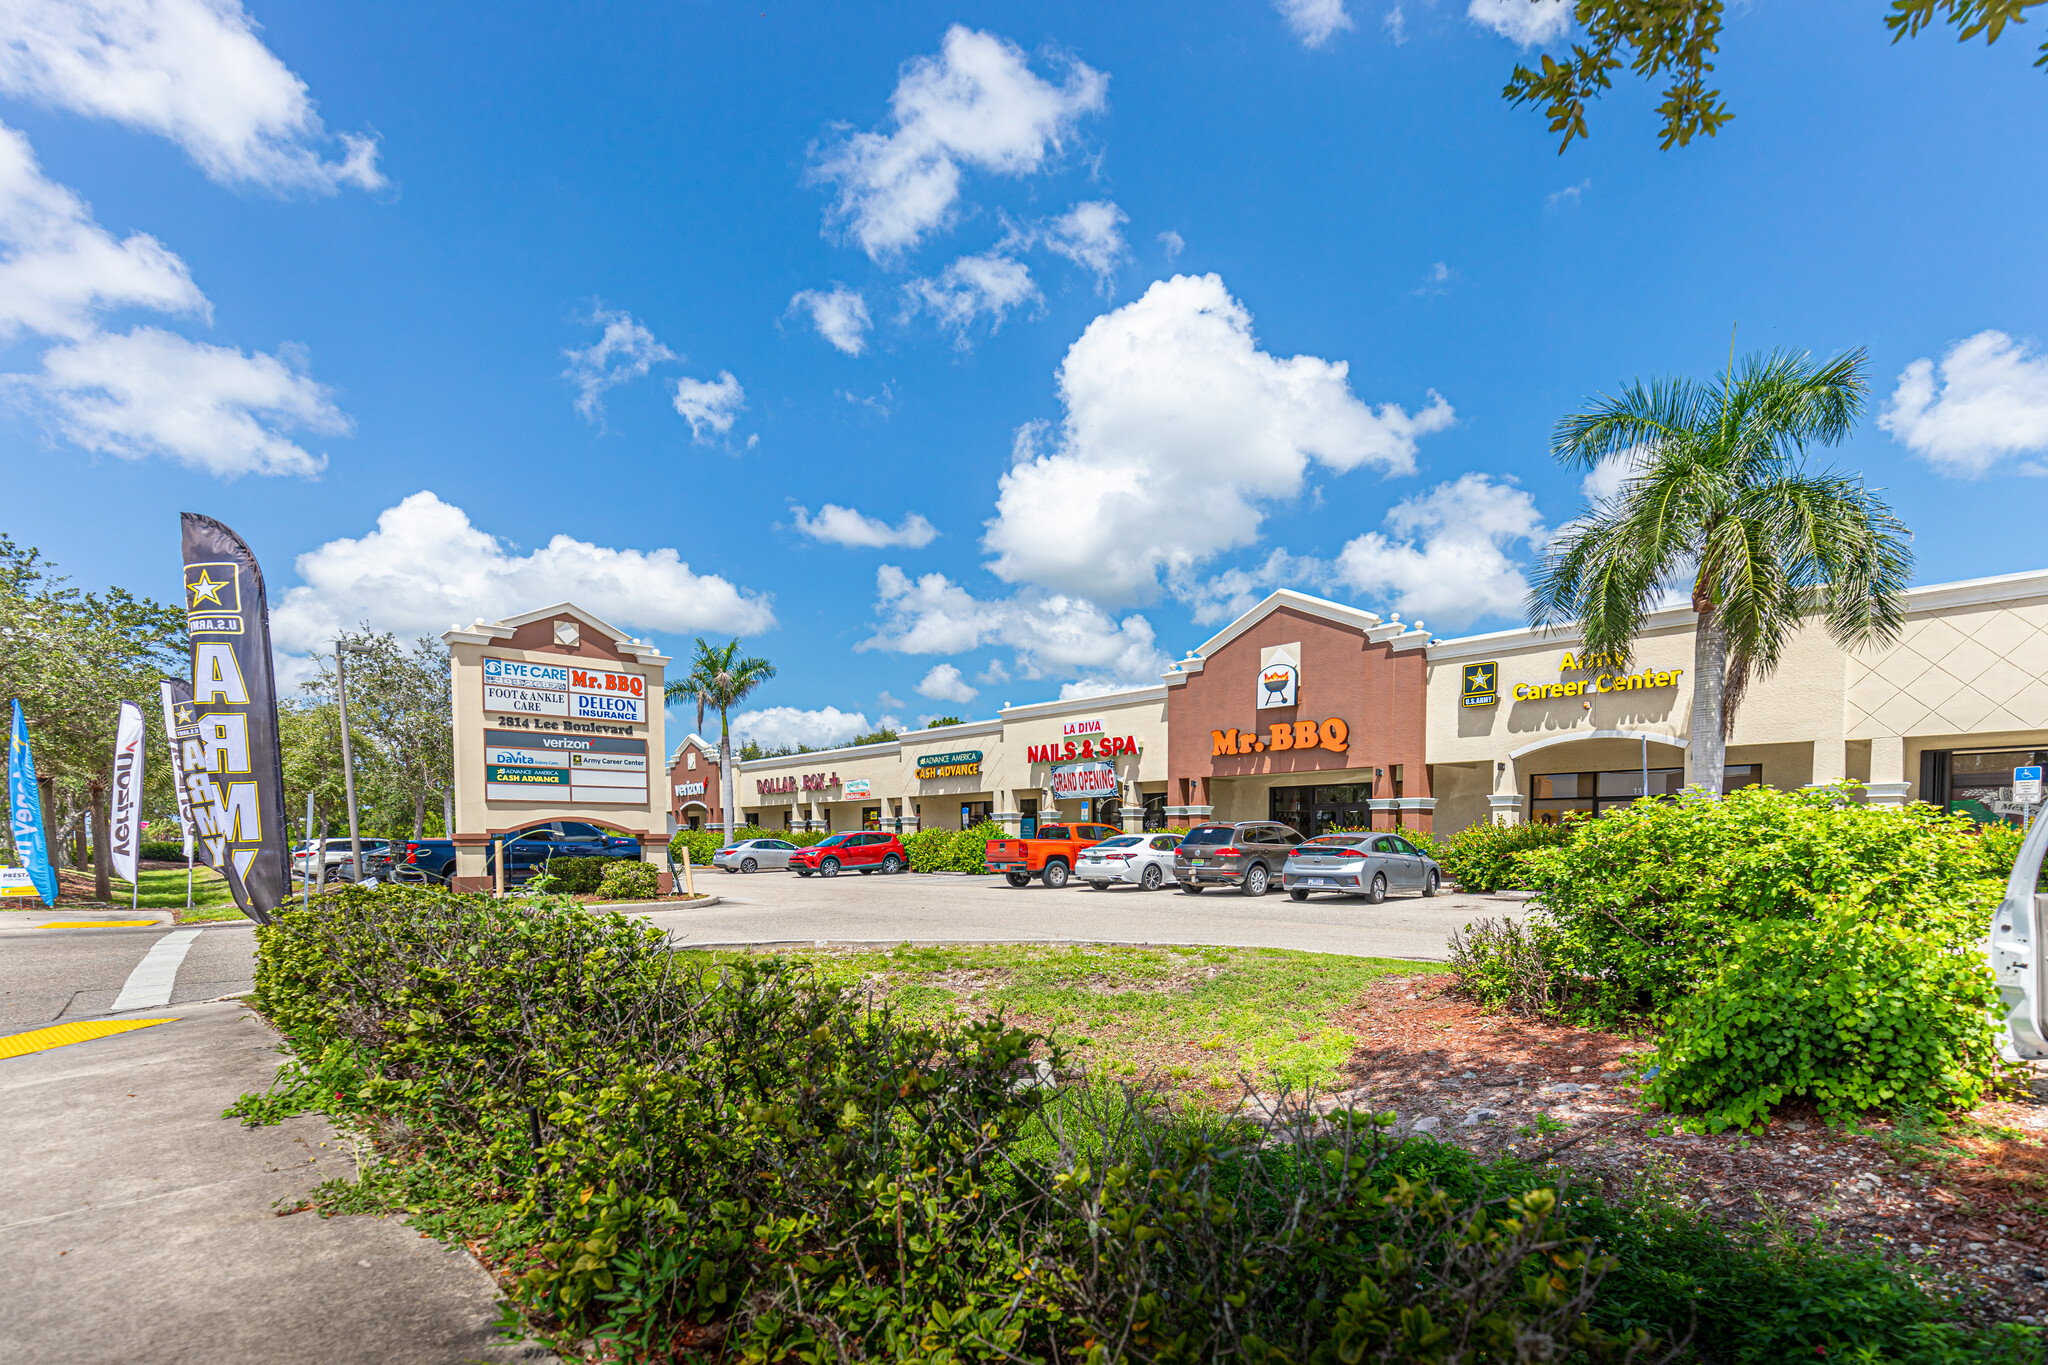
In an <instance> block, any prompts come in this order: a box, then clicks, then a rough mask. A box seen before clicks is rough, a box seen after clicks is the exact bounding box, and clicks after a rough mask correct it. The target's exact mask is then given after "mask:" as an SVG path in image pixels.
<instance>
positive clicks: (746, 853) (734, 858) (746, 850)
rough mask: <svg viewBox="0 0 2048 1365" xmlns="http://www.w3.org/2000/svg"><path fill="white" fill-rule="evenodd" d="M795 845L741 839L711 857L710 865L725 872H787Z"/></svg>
mask: <svg viewBox="0 0 2048 1365" xmlns="http://www.w3.org/2000/svg"><path fill="white" fill-rule="evenodd" d="M794 852H796V845H795V844H792V843H791V842H789V840H787V839H742V840H740V841H739V842H738V843H736V844H728V845H727V846H726V847H724V848H721V849H719V850H718V852H716V853H714V854H712V855H711V865H712V866H713V867H722V868H724V869H725V870H726V871H727V872H787V871H789V855H790V854H792V853H794Z"/></svg>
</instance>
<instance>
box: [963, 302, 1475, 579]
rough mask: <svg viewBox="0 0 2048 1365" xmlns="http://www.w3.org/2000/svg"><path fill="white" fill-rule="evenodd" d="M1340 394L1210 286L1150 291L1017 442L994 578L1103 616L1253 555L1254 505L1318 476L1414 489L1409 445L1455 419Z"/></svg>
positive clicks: (993, 535)
mask: <svg viewBox="0 0 2048 1365" xmlns="http://www.w3.org/2000/svg"><path fill="white" fill-rule="evenodd" d="M1349 377H1350V368H1349V366H1348V365H1347V364H1346V363H1345V362H1343V361H1341V360H1338V361H1331V360H1323V359H1320V358H1319V357H1316V356H1308V355H1303V356H1293V357H1286V358H1283V357H1280V356H1275V355H1272V354H1269V353H1268V352H1266V351H1263V350H1261V349H1259V345H1258V341H1257V338H1256V337H1254V335H1253V333H1252V318H1251V314H1250V312H1248V311H1247V310H1246V309H1245V307H1244V305H1243V304H1241V303H1239V302H1238V301H1237V300H1236V299H1234V298H1232V297H1231V296H1230V293H1229V291H1228V290H1226V289H1225V288H1224V285H1223V281H1222V280H1221V279H1220V278H1218V277H1217V276H1215V275H1203V276H1188V275H1181V276H1176V277H1174V278H1173V279H1171V280H1162V281H1160V282H1158V283H1156V284H1154V285H1153V286H1152V287H1151V288H1150V289H1148V290H1146V291H1145V293H1144V295H1143V297H1141V298H1139V299H1137V300H1136V301H1134V302H1132V303H1129V304H1126V305H1124V306H1123V307H1122V308H1118V309H1116V310H1115V311H1113V312H1110V313H1106V314H1104V315H1103V316H1101V317H1099V318H1097V319H1095V321H1094V322H1092V323H1090V324H1089V325H1088V328H1087V330H1086V331H1084V332H1083V333H1082V334H1081V337H1080V339H1079V340H1077V341H1076V342H1075V343H1074V344H1073V346H1072V347H1071V348H1069V349H1068V351H1067V355H1066V359H1065V360H1064V361H1063V362H1062V363H1061V365H1060V370H1059V376H1058V387H1059V395H1060V400H1061V402H1062V403H1063V404H1064V406H1065V409H1066V413H1065V417H1064V418H1063V420H1062V422H1061V423H1060V425H1059V427H1058V428H1057V429H1056V430H1042V429H1039V428H1035V427H1027V428H1026V429H1024V430H1022V431H1020V432H1019V434H1018V441H1017V448H1016V453H1015V456H1014V458H1015V460H1016V463H1015V464H1014V465H1013V467H1012V468H1011V469H1010V470H1009V472H1007V473H1006V474H1004V475H1003V476H1002V480H1001V488H1000V492H999V494H998V496H997V499H996V515H995V517H994V518H993V519H992V520H991V521H990V522H989V523H988V533H987V535H986V537H985V538H984V542H983V543H984V544H985V545H986V547H987V549H988V550H989V552H990V553H991V554H992V555H993V556H994V558H993V559H992V561H991V563H990V568H991V569H992V570H993V571H994V572H995V573H996V575H997V576H998V577H1000V578H1003V579H1004V580H1006V581H1009V582H1013V583H1029V584H1035V585H1038V586H1040V587H1043V588H1047V589H1050V590H1052V591H1054V592H1064V593H1071V594H1077V595H1086V596H1087V597H1089V598H1090V599H1092V600H1095V601H1098V602H1103V603H1106V604H1111V605H1115V604H1120V603H1126V602H1139V601H1145V600H1149V599H1150V598H1151V597H1153V596H1154V595H1155V594H1156V592H1157V590H1158V586H1159V575H1160V573H1161V572H1162V571H1164V572H1165V573H1167V574H1168V575H1171V576H1177V577H1186V576H1189V575H1191V574H1192V573H1193V572H1194V571H1195V570H1196V569H1197V568H1198V567H1199V566H1200V565H1201V564H1202V563H1203V562H1205V561H1207V560H1208V559H1210V558H1211V557H1213V556H1215V555H1217V554H1219V553H1221V552H1223V551H1225V550H1228V549H1232V548H1234V547H1237V546H1240V545H1248V544H1251V543H1252V542H1253V541H1254V540H1256V539H1257V537H1258V534H1259V526H1260V523H1261V522H1262V520H1263V519H1264V517H1265V512H1264V510H1263V504H1266V503H1270V502H1273V501H1279V500H1284V499H1288V498H1292V497H1294V496H1296V495H1297V494H1299V493H1300V492H1301V490H1302V485H1303V478H1304V475H1305V474H1306V472H1307V470H1308V467H1309V464H1310V462H1311V461H1315V462H1318V463H1320V464H1321V465H1323V466H1324V467H1325V468H1327V469H1329V470H1331V471H1333V472H1336V473H1340V474H1341V473H1345V472H1348V471H1350V470H1353V469H1357V468H1359V467H1360V466H1366V465H1370V466H1373V467H1376V468H1378V469H1381V470H1383V471H1385V472H1386V473H1389V474H1406V473H1409V472H1411V471H1412V470H1413V469H1414V467H1415V450H1416V442H1417V440H1418V439H1419V438H1420V437H1422V436H1424V435H1427V434H1429V433H1431V432H1436V431H1441V430H1443V429H1444V428H1446V427H1448V426H1450V425H1451V424H1452V422H1453V420H1454V416H1453V413H1452V411H1451V407H1450V405H1449V404H1448V403H1446V402H1444V400H1443V399H1442V398H1441V397H1439V396H1438V395H1437V394H1436V393H1434V392H1432V393H1431V394H1430V395H1429V402H1428V405H1427V406H1425V407H1423V408H1422V409H1421V410H1420V411H1418V412H1415V413H1409V412H1407V411H1406V410H1404V409H1403V408H1401V407H1400V406H1398V405H1397V404H1393V403H1385V404H1382V405H1381V406H1380V407H1378V408H1377V409H1375V408H1372V407H1369V406H1368V405H1367V404H1365V403H1364V402H1362V401H1360V400H1359V398H1358V397H1357V396H1356V395H1355V394H1353V393H1352V391H1351V385H1350V379H1349ZM1047 441H1050V443H1051V447H1050V449H1044V448H1042V447H1043V446H1044V445H1045V444H1046V442H1047ZM1049 528H1056V529H1049Z"/></svg>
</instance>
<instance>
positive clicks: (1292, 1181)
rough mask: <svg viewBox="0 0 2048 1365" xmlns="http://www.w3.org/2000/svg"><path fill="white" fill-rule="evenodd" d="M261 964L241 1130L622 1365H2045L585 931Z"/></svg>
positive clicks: (1877, 1273)
mask: <svg viewBox="0 0 2048 1365" xmlns="http://www.w3.org/2000/svg"><path fill="white" fill-rule="evenodd" d="M257 942H258V961H257V969H256V1001H257V1004H258V1005H259V1007H260V1008H261V1009H263V1010H264V1011H265V1012H266V1013H267V1014H268V1015H269V1017H270V1018H271V1020H272V1021H273V1022H274V1023H276V1024H277V1025H278V1026H279V1027H280V1028H282V1029H283V1030H284V1031H285V1033H286V1035H287V1037H288V1040H289V1043H290V1046H291V1053H292V1055H291V1056H290V1058H289V1060H288V1061H287V1063H286V1065H285V1067H284V1068H283V1069H281V1071H280V1073H279V1077H278V1082H277V1084H276V1085H275V1086H274V1087H273V1088H272V1090H271V1091H270V1093H268V1094H265V1095H247V1096H244V1097H243V1098H242V1099H241V1100H240V1101H239V1102H237V1104H236V1105H235V1106H234V1107H233V1108H232V1109H231V1110H230V1113H232V1114H235V1115H239V1116H240V1117H242V1118H243V1119H244V1121H245V1122H251V1123H262V1122H276V1121H278V1120H280V1119H282V1118H284V1117H288V1116H289V1115H291V1114H293V1113H300V1112H305V1111H306V1110H308V1109H311V1108H320V1109H324V1110H326V1111H327V1112H328V1113H329V1114H331V1115H333V1116H335V1117H336V1118H337V1119H340V1120H343V1121H345V1122H347V1123H348V1124H350V1125H351V1126H354V1127H356V1128H358V1129H368V1130H370V1131H373V1132H378V1133H381V1134H383V1135H385V1138H386V1142H385V1150H384V1154H383V1155H384V1159H382V1160H379V1161H377V1162H375V1163H371V1164H369V1165H367V1166H366V1168H365V1170H364V1171H363V1173H362V1176H361V1178H360V1180H361V1183H360V1184H358V1185H356V1186H354V1187H352V1188H351V1189H350V1190H349V1191H348V1192H346V1193H340V1194H338V1193H337V1192H336V1191H335V1189H334V1188H333V1187H329V1189H328V1190H326V1191H324V1192H323V1197H324V1198H327V1199H329V1200H333V1201H337V1202H339V1203H341V1204H342V1205H343V1206H345V1207H353V1208H357V1209H361V1210H364V1211H368V1210H371V1209H376V1210H379V1211H383V1210H390V1209H393V1208H397V1209H403V1210H405V1211H407V1212H409V1213H410V1215H411V1216H412V1219H413V1221H414V1222H415V1223H416V1224H417V1225H419V1226H421V1227H422V1228H423V1230H428V1229H440V1230H441V1231H440V1232H437V1234H436V1235H451V1236H453V1237H460V1238H475V1239H483V1240H486V1241H488V1242H489V1243H490V1245H491V1248H492V1250H493V1252H494V1254H495V1255H496V1256H497V1257H498V1258H499V1259H500V1260H501V1261H502V1262H503V1263H504V1264H505V1265H506V1267H507V1268H508V1269H509V1270H510V1272H511V1273H512V1274H513V1275H514V1277H515V1278H514V1280H513V1287H512V1290H511V1296H512V1298H513V1300H514V1302H515V1303H516V1304H517V1305H518V1306H519V1307H521V1308H522V1309H524V1310H525V1312H526V1314H527V1315H528V1318H529V1321H530V1322H531V1323H532V1324H533V1325H534V1326H535V1327H537V1328H538V1329H539V1330H540V1331H542V1332H543V1333H545V1334H547V1335H549V1336H551V1337H554V1338H557V1339H568V1340H570V1341H580V1342H582V1344H583V1346H584V1347H585V1348H588V1349H585V1350H584V1352H583V1353H585V1354H592V1355H601V1356H602V1357H603V1358H606V1359H618V1360H655V1359H661V1360H668V1359H683V1358H692V1359H694V1358H699V1357H700V1356H701V1357H703V1358H710V1357H711V1356H713V1355H715V1356H717V1357H718V1358H721V1359H731V1360H734V1361H759V1362H766V1361H807V1362H810V1361H815V1362H825V1361H838V1360H845V1359H850V1358H859V1359H876V1360H889V1361H897V1362H907V1361H913V1360H915V1361H927V1360H929V1361H952V1362H956V1363H958V1365H964V1363H965V1362H968V1361H978V1362H995V1361H1003V1362H1029V1365H1042V1363H1043V1362H1060V1361H1077V1362H1078V1361H1086V1362H1091V1363H1092V1365H1111V1363H1112V1362H1124V1361H1129V1362H1138V1361H1145V1362H1194V1361H1208V1360H1228V1361H1244V1362H1263V1363H1265V1365H1280V1362H1283V1361H1298V1362H1302V1363H1303V1365H1310V1363H1311V1362H1313V1363H1315V1365H1336V1362H1340V1361H1342V1362H1353V1361H1382V1362H1391V1361H1402V1362H1410V1361H1412V1362H1441V1363H1442V1365H1449V1363H1450V1362H1458V1365H1478V1363H1479V1362H1490V1361H1503V1362H1505V1361H1539V1360H1548V1361H1566V1360H1569V1361H1575V1362H1586V1363H1587V1365H1591V1362H1596V1361H1615V1362H1619V1361H1621V1360H1624V1359H1637V1360H1654V1359H1666V1358H1669V1357H1668V1355H1667V1348H1668V1347H1669V1346H1670V1345H1671V1344H1673V1343H1675V1342H1678V1341H1680V1340H1683V1339H1685V1338H1688V1337H1690V1338H1691V1341H1692V1345H1693V1346H1694V1348H1695V1349H1696V1351H1697V1353H1698V1356H1699V1358H1701V1359H1710V1360H1716V1361H1740V1362H1744V1363H1745V1365H1765V1363H1766V1362H1776V1361H1779V1360H1792V1359H1822V1358H1825V1359H1857V1360H1866V1361H1873V1362H1877V1361H1882V1362H1891V1363H1892V1365H1950V1362H1961V1361H1965V1360H1969V1361H1976V1362H1985V1363H1986V1365H1989V1363H1990V1362H1997V1365H2019V1362H2022V1361H2032V1360H2034V1359H2037V1358H2038V1352H2039V1349H2040V1334H2039V1333H2038V1332H2036V1331H2034V1330H2033V1329H2030V1328H2017V1327H2010V1328H2003V1329H1997V1330H1995V1331H1992V1332H1983V1333H1973V1332H1971V1331H1969V1330H1967V1329H1964V1328H1960V1327H1955V1326H1953V1325H1951V1324H1949V1323H1948V1322H1946V1321H1944V1320H1943V1318H1944V1315H1945V1314H1947V1313H1949V1311H1950V1310H1949V1308H1948V1305H1946V1304H1945V1303H1944V1302H1943V1301H1941V1300H1938V1299H1936V1298H1933V1297H1931V1296H1930V1295H1928V1294H1926V1293H1924V1292H1923V1291H1921V1290H1919V1289H1918V1288H1917V1287H1916V1286H1915V1285H1913V1283H1912V1282H1911V1281H1910V1280H1909V1279H1908V1278H1906V1277H1905V1276H1903V1275H1901V1274H1898V1273H1896V1272H1894V1271H1892V1270H1891V1269H1889V1268H1888V1267H1886V1266H1884V1265H1883V1264H1882V1263H1881V1262H1877V1261H1874V1260H1869V1259H1865V1258H1856V1257H1847V1256H1842V1255H1839V1254H1837V1253H1833V1252H1830V1251H1828V1250H1827V1249H1826V1248H1824V1247H1821V1246H1819V1245H1817V1244H1814V1243H1810V1242H1804V1243H1785V1242H1765V1241H1763V1240H1762V1239H1744V1238H1740V1237H1729V1236H1727V1235H1725V1234H1723V1233H1721V1232H1719V1231H1718V1230H1717V1229H1716V1228H1715V1227H1714V1226H1713V1224H1712V1223H1711V1222H1710V1221H1709V1220H1708V1219H1707V1218H1706V1217H1705V1216H1704V1215H1703V1214H1701V1213H1699V1212H1698V1211H1696V1210H1695V1211H1688V1210H1686V1209H1685V1208H1683V1207H1681V1206H1679V1205H1678V1204H1676V1203H1671V1202H1659V1201H1657V1200H1655V1199H1644V1200H1639V1201H1636V1202H1628V1201H1622V1202H1614V1203H1610V1202H1606V1201H1603V1200H1602V1199H1601V1198H1600V1197H1598V1196H1597V1195H1595V1194H1593V1193H1592V1192H1590V1191H1576V1190H1575V1191H1570V1192H1567V1195H1566V1197H1559V1195H1558V1194H1557V1192H1556V1191H1555V1190H1554V1188H1553V1187H1552V1183H1551V1182H1552V1181H1553V1179H1554V1176H1555V1173H1554V1172H1551V1171H1547V1170H1542V1169H1537V1168H1532V1167H1529V1166H1526V1165H1522V1164H1519V1163H1517V1162H1514V1161H1504V1162H1498V1163H1493V1164H1483V1163H1480V1162H1478V1161H1477V1160H1476V1159H1475V1158H1473V1157H1472V1156H1470V1155H1469V1154H1467V1153H1465V1152H1462V1151H1460V1150H1458V1149H1457V1148H1455V1147H1452V1146H1449V1145H1440V1144H1437V1143H1434V1142H1431V1141H1427V1140H1422V1141H1415V1142H1410V1143H1407V1144H1405V1145H1402V1146H1399V1147H1395V1146H1392V1145H1391V1144H1388V1143H1386V1142H1384V1141H1383V1139H1382V1136H1381V1135H1382V1132H1383V1129H1382V1127H1381V1125H1382V1123H1383V1122H1384V1118H1380V1119H1373V1118H1367V1117H1365V1116H1346V1115H1339V1116H1337V1117H1336V1119H1335V1120H1334V1121H1333V1123H1332V1125H1331V1126H1330V1127H1329V1128H1327V1129H1325V1130H1323V1131H1322V1132H1321V1133H1320V1134H1317V1133H1315V1132H1312V1131H1311V1130H1310V1129H1309V1128H1308V1127H1307V1126H1306V1125H1303V1126H1288V1125H1283V1126H1281V1127H1280V1128H1278V1129H1276V1130H1273V1131H1268V1130H1267V1129H1265V1128H1263V1127H1260V1126H1258V1125H1254V1124H1249V1123H1246V1122H1244V1121H1243V1120H1242V1119H1240V1118H1238V1117H1236V1116H1230V1115H1217V1114H1211V1113H1206V1112H1203V1111H1175V1110H1171V1109H1168V1108H1165V1107H1162V1106H1160V1105H1158V1104H1156V1103H1155V1102H1154V1101H1152V1100H1151V1099H1149V1098H1145V1097H1140V1096H1134V1095H1132V1094H1130V1093H1128V1092H1124V1091H1121V1090H1115V1089H1112V1088H1109V1087H1104V1086H1098V1085H1091V1084H1088V1083H1087V1082H1086V1080H1085V1078H1083V1079H1080V1080H1076V1081H1073V1082H1072V1083H1069V1084H1067V1085H1063V1086H1057V1087H1034V1086H1024V1085H1020V1084H1018V1079H1019V1076H1020V1074H1021V1073H1024V1072H1025V1071H1026V1069H1027V1067H1028V1065H1029V1058H1030V1057H1031V1056H1032V1054H1033V1051H1034V1049H1037V1050H1046V1049H1047V1047H1048V1040H1045V1039H1040V1038H1034V1037H1033V1036H1032V1035H1030V1034H1027V1033H1024V1032H1022V1031H1020V1030H1017V1029H1014V1028H1010V1027H1008V1026H1007V1025H1005V1024H1004V1023H1003V1021H1002V1020H1000V1019H982V1020H977V1021H973V1022H971V1023H968V1024H965V1025H962V1026H958V1027H953V1028H925V1027H913V1026H910V1025H908V1024H906V1023H905V1022H904V1021H902V1020H901V1019H899V1018H897V1017H896V1016H894V1015H893V1014H891V1013H890V1012H889V1011H888V1010H887V1009H885V1008H874V1007H872V1006H871V1005H870V1004H869V1003H868V1002H867V1000H866V998H865V997H863V996H860V995H856V994H855V993H852V992H840V991H835V990H830V989H827V988H825V987H823V986H822V985H821V984H820V983H819V982H818V981H817V979H816V978H815V977H813V976H812V975H810V974H809V973H808V972H807V971H805V970H804V969H801V968H798V967H795V966H793V965H791V964H789V963H787V962H785V961H782V960H779V959H773V958H769V959H765V960H763V959H752V958H748V959H742V960H737V961H734V962H732V963H731V964H730V965H728V966H726V967H724V968H722V969H719V968H713V967H711V966H710V965H708V963H707V960H706V959H705V958H703V957H701V956H699V955H694V954H678V953H675V952H673V951H672V950H671V948H670V946H669V944H668V942H667V939H666V936H665V935H664V934H662V933H661V931H659V930H657V929H654V928H652V927H650V926H647V925H644V924H639V923H636V922H634V921H632V920H630V919H628V918H627V917H625V916H623V915H618V914H612V913H606V914H591V913H587V912H585V911H584V910H582V909H581V908H580V907H578V906H577V905H575V904H573V903H570V902H564V901H548V900H541V899H520V900H511V901H498V900H495V899H493V898H491V897H488V896H460V895H454V894H451V893H448V892H443V891H435V890H421V889H414V888H410V887H395V888H381V889H378V890H376V891H370V890H365V889H361V888H347V889H344V890H342V891H340V892H338V893H336V894H333V895H329V896H325V897H323V898H321V899H320V900H319V901H318V902H316V903H315V908H314V909H313V910H311V911H310V912H309V911H299V910H290V911H286V912H285V913H283V914H282V915H280V916H279V918H278V920H277V922H276V923H274V924H271V925H267V926H264V927H261V928H259V929H258V930H257ZM1051 1055H1052V1061H1053V1063H1054V1066H1055V1069H1056V1071H1057V1068H1058V1065H1059V1061H1060V1058H1059V1054H1058V1052H1057V1049H1056V1048H1055V1049H1051ZM380 1201H381V1202H380ZM1645 1333H1647V1335H1648V1336H1650V1337H1655V1338H1659V1339H1661V1344H1652V1343H1648V1342H1645V1341H1644V1340H1643V1336H1644V1334H1645ZM1644 1346H1650V1349H1648V1350H1643V1349H1640V1348H1642V1347H1644ZM1632 1349H1633V1351H1634V1353H1633V1354H1630V1353H1629V1352H1630V1351H1631V1350H1632ZM1855 1352H1862V1354H1855Z"/></svg>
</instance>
